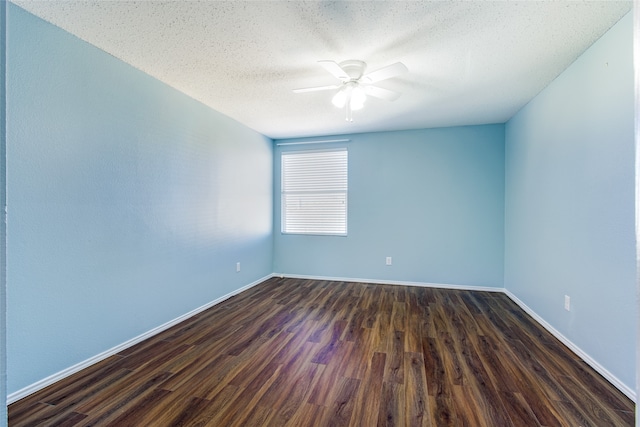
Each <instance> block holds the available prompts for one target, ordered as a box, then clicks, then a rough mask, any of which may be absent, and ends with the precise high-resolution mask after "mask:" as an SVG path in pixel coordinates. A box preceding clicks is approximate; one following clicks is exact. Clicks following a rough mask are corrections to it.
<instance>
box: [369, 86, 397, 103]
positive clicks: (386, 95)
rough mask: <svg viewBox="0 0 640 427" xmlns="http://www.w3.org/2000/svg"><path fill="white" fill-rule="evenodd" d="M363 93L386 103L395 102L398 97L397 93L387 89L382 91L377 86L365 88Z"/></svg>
mask: <svg viewBox="0 0 640 427" xmlns="http://www.w3.org/2000/svg"><path fill="white" fill-rule="evenodd" d="M364 91H365V93H366V94H367V95H371V96H375V97H376V98H380V99H384V100H387V101H395V100H396V99H398V98H399V97H400V94H399V93H398V92H395V91H393V90H389V89H383V88H381V87H377V86H365V87H364Z"/></svg>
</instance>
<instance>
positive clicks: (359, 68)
mask: <svg viewBox="0 0 640 427" xmlns="http://www.w3.org/2000/svg"><path fill="white" fill-rule="evenodd" d="M338 65H340V68H342V69H343V70H344V72H345V73H347V75H348V76H349V78H350V79H351V80H359V79H360V78H361V77H362V76H363V75H364V72H365V70H366V69H367V64H366V63H365V62H364V61H359V60H357V59H349V60H347V61H342V62H341V63H340V64H338Z"/></svg>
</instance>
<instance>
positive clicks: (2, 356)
mask: <svg viewBox="0 0 640 427" xmlns="http://www.w3.org/2000/svg"><path fill="white" fill-rule="evenodd" d="M6 13H7V3H6V2H4V1H3V2H1V3H0V207H1V211H0V402H2V403H1V404H0V426H5V425H7V407H6V406H5V405H4V402H6V401H7V224H6V219H7V218H6V211H5V207H6V201H7V191H6V190H7V169H6V166H7V144H6V120H5V118H6V96H5V95H6V92H5V81H6V79H5V75H6V73H5V70H6V59H7V57H6V52H7V50H6V42H7V37H6V35H7V31H6V28H7V26H6V18H7V15H6Z"/></svg>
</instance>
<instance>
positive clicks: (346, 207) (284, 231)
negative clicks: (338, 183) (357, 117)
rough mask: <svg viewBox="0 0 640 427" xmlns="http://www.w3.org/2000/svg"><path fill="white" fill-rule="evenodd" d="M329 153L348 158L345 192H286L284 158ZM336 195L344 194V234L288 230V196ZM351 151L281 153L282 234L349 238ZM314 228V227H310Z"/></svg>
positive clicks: (328, 150)
mask: <svg viewBox="0 0 640 427" xmlns="http://www.w3.org/2000/svg"><path fill="white" fill-rule="evenodd" d="M327 152H343V153H344V154H345V156H346V158H345V165H346V171H345V188H344V190H339V191H336V190H330V191H329V190H327V191H302V192H300V191H285V172H286V171H285V160H284V157H285V156H287V155H296V154H300V155H305V154H314V153H327ZM312 193H316V194H335V193H343V194H344V232H333V231H329V232H322V231H319V230H318V229H317V228H316V229H312V230H310V231H298V230H296V231H291V230H287V227H286V221H287V210H286V205H285V202H286V200H287V197H286V195H287V194H312ZM348 201H349V151H348V149H347V147H336V148H326V149H315V150H286V151H281V152H280V233H281V234H286V235H299V236H334V237H347V235H348V230H349V229H348V222H349V221H348V218H349V203H348ZM310 228H312V227H310Z"/></svg>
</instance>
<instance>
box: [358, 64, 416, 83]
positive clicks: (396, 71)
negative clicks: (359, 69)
mask: <svg viewBox="0 0 640 427" xmlns="http://www.w3.org/2000/svg"><path fill="white" fill-rule="evenodd" d="M407 71H409V70H408V69H407V67H406V65H404V64H403V63H402V62H396V63H395V64H391V65H387V66H386V67H383V68H380V69H379V70H376V71H372V72H370V73H369V74H367V75H365V76H363V77H362V79H361V81H362V82H363V83H375V82H379V81H380V80H385V79H390V78H391V77H395V76H399V75H400V74H404V73H406V72H407Z"/></svg>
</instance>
